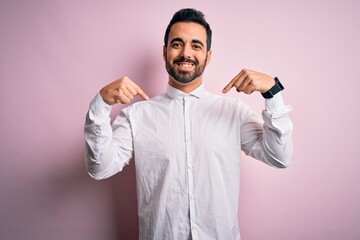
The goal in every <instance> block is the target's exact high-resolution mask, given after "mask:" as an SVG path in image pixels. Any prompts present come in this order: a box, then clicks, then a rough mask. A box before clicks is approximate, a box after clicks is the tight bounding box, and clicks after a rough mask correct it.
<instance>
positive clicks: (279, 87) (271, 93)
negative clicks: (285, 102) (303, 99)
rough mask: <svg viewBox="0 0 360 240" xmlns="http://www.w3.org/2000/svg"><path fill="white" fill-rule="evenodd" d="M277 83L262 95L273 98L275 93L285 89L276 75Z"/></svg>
mask: <svg viewBox="0 0 360 240" xmlns="http://www.w3.org/2000/svg"><path fill="white" fill-rule="evenodd" d="M274 79H275V85H274V86H273V87H272V88H270V89H269V90H268V91H267V92H264V93H261V95H262V96H263V97H264V98H266V99H269V98H272V97H273V96H274V95H275V94H277V93H278V92H280V91H282V90H283V89H284V86H283V85H282V84H281V82H280V80H279V79H278V78H277V77H275V78H274Z"/></svg>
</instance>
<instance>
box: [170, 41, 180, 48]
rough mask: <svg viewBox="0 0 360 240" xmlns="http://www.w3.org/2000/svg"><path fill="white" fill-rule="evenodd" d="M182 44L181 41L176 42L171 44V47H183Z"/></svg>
mask: <svg viewBox="0 0 360 240" xmlns="http://www.w3.org/2000/svg"><path fill="white" fill-rule="evenodd" d="M181 46H182V44H181V43H179V42H174V43H173V44H171V47H173V48H181Z"/></svg>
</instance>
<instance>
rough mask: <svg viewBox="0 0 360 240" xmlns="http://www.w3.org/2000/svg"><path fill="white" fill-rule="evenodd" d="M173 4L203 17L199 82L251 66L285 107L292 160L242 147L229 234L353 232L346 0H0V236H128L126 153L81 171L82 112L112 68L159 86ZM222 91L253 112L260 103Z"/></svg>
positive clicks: (356, 226) (130, 192)
mask: <svg viewBox="0 0 360 240" xmlns="http://www.w3.org/2000/svg"><path fill="white" fill-rule="evenodd" d="M214 2H215V1H214ZM183 7H195V8H198V9H200V10H202V11H203V12H204V13H205V14H206V16H207V19H208V21H209V22H210V24H211V26H212V29H213V33H214V36H213V58H212V62H211V63H210V65H209V66H208V68H207V71H206V74H205V85H206V87H207V89H208V90H211V91H213V92H216V93H219V94H221V89H222V88H223V86H225V84H226V83H227V82H228V81H230V80H231V78H232V77H233V76H234V75H236V74H237V73H238V72H239V71H240V70H241V69H242V68H250V69H255V70H258V71H262V72H266V73H268V74H270V75H273V76H275V75H277V76H279V78H280V79H281V80H282V82H283V84H284V85H285V88H286V91H284V97H285V99H286V102H287V103H289V104H291V105H292V106H293V108H294V111H293V112H292V114H291V116H292V119H293V122H294V126H295V129H294V143H295V149H294V159H293V165H292V166H291V167H290V168H288V169H285V170H277V169H273V168H270V167H268V166H266V165H264V164H262V163H260V162H258V161H254V160H252V159H250V158H247V157H246V158H244V159H243V161H242V176H241V177H242V186H241V198H240V201H239V220H240V227H241V233H242V238H243V239H244V240H257V239H260V240H261V239H270V240H272V239H273V240H275V239H276V240H283V239H293V240H294V239H295V240H296V239H299V240H300V239H317V240H319V239H320V240H321V239H360V207H359V204H360V187H359V184H360V173H359V172H360V171H359V170H360V157H359V150H360V141H359V140H358V136H359V133H360V129H359V122H360V113H359V103H360V101H359V100H360V99H359V98H360V97H359V87H360V84H359V81H360V77H359V73H358V70H359V69H360V45H359V44H360V17H359V16H360V15H359V12H360V1H355V0H353V1H350V0H338V1H335V0H332V1H331V0H330V1H325V0H323V1H310V0H309V1H285V0H284V1H265V0H263V1H260V0H255V1H221V2H220V1H217V3H211V2H210V1H205V0H203V1H191V2H190V1H180V2H177V1H165V0H163V1H142V2H141V1H119V0H118V1H115V0H108V1H85V0H83V1H80V0H79V1H60V0H58V1H55V0H54V1H45V0H43V1H11V0H8V1H6V0H2V1H0V54H1V55H0V112H1V117H0V123H1V124H0V132H1V137H0V139H1V140H0V164H1V166H0V189H1V197H0V201H1V202H0V239H4V240H5V239H6V240H8V239H9V240H10V239H14V240H15V239H16V240H18V239H37V240H48V239H77V240H81V239H84V240H85V239H86V240H98V239H107V240H112V239H136V238H137V230H138V227H137V213H136V190H135V176H134V165H133V164H131V165H130V166H129V167H127V168H125V170H124V171H123V172H122V173H121V174H118V175H116V176H115V177H113V178H111V179H108V180H104V181H99V182H98V181H95V180H92V179H91V178H90V177H89V176H88V175H87V173H86V171H85V167H84V140H83V123H84V118H85V114H86V111H87V108H88V104H89V102H90V100H91V99H92V97H93V96H94V95H95V93H96V92H97V91H98V90H99V89H100V88H101V87H102V86H104V85H105V84H107V83H109V82H111V81H113V80H116V79H117V78H118V77H120V76H122V75H128V76H129V77H130V78H132V79H133V80H134V81H136V82H137V83H138V84H139V85H140V86H141V87H142V88H143V89H144V90H145V91H146V92H147V93H148V94H149V95H150V96H155V95H156V94H158V93H161V92H162V91H164V89H165V86H166V82H167V81H166V80H167V74H166V72H165V70H164V63H163V59H162V55H161V54H162V46H163V35H164V31H165V28H166V26H167V24H168V22H169V20H170V18H171V16H172V15H173V13H174V12H175V11H176V10H178V9H180V8H183ZM230 95H232V96H234V97H238V98H241V99H242V100H243V101H245V102H246V103H248V104H249V105H251V106H252V107H253V108H255V109H256V110H257V111H259V113H260V111H261V109H262V107H263V104H264V103H263V100H262V99H261V96H260V95H259V94H254V95H251V96H247V95H243V94H236V93H235V92H234V91H232V92H231V93H230ZM119 109H120V107H116V108H115V109H114V113H115V112H116V111H118V110H119Z"/></svg>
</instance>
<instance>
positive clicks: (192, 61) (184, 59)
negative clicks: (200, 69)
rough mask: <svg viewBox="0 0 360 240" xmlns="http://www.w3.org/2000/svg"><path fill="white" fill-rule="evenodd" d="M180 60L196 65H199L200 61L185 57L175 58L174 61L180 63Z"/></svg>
mask: <svg viewBox="0 0 360 240" xmlns="http://www.w3.org/2000/svg"><path fill="white" fill-rule="evenodd" d="M179 62H188V63H192V64H194V65H198V63H199V62H198V61H196V60H192V59H188V58H184V57H180V58H177V59H175V60H174V63H179Z"/></svg>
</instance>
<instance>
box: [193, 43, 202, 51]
mask: <svg viewBox="0 0 360 240" xmlns="http://www.w3.org/2000/svg"><path fill="white" fill-rule="evenodd" d="M193 48H194V49H195V50H201V49H202V46H201V45H200V44H194V45H193Z"/></svg>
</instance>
